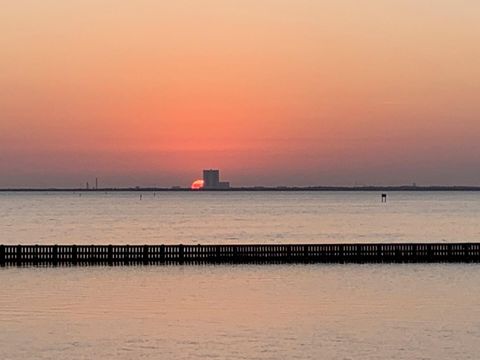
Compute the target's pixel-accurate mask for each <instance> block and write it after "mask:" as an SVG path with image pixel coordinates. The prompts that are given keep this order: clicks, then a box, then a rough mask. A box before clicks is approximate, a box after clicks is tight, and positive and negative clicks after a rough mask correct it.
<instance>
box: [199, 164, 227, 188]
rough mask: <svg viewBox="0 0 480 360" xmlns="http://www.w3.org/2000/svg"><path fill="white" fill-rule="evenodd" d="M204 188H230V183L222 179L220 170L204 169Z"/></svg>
mask: <svg viewBox="0 0 480 360" xmlns="http://www.w3.org/2000/svg"><path fill="white" fill-rule="evenodd" d="M203 188H204V189H206V190H215V189H229V188H230V183H229V182H226V181H220V170H214V169H210V170H203Z"/></svg>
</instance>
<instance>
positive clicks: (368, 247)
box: [0, 243, 480, 267]
mask: <svg viewBox="0 0 480 360" xmlns="http://www.w3.org/2000/svg"><path fill="white" fill-rule="evenodd" d="M479 262H480V243H408V244H407V243H390V244H380V243H371V244H242V245H240V244H232V245H226V244H223V245H200V244H198V245H181V244H180V245H0V266H2V267H5V266H29V265H32V266H37V265H44V266H52V265H53V266H57V265H58V266H60V265H63V266H72V265H79V266H80V265H83V266H88V265H110V266H113V265H116V266H121V265H162V264H165V265H168V264H171V265H182V264H191V265H195V264H288V263H292V264H293V263H325V264H329V263H360V264H362V263H479Z"/></svg>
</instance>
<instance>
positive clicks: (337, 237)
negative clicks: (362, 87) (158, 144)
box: [0, 193, 480, 360]
mask: <svg viewBox="0 0 480 360" xmlns="http://www.w3.org/2000/svg"><path fill="white" fill-rule="evenodd" d="M479 214H480V194H477V193H391V194H390V196H389V202H388V204H381V203H380V197H379V194H378V193H196V194H190V193H189V194H186V193H161V194H157V196H155V197H154V196H153V194H152V193H144V194H143V199H142V200H140V199H139V193H115V194H92V193H89V194H86V193H84V194H82V196H81V197H80V196H79V195H78V194H72V193H35V194H28V193H15V194H14V193H0V243H4V244H18V243H39V244H41V243H49V244H51V243H62V244H71V243H77V244H81V243H86V244H92V243H94V244H100V243H118V244H121V243H131V244H133V243H142V244H143V243H184V244H187V243H224V242H242V243H248V242H256V243H257V242H258V243H268V242H275V243H278V242H365V241H369V242H370V241H374V242H395V241H397V242H399V241H480V236H479V235H480V222H479ZM479 338H480V265H476V264H428V265H422V264H409V265H400V264H397V265H386V264H385V265H320V264H319V265H259V266H254V265H237V266H224V265H217V266H149V267H143V266H137V267H133V266H132V267H90V268H87V267H77V268H75V267H64V268H15V267H7V268H0V359H2V360H3V359H5V360H6V359H15V360H17V359H20V360H22V359H66V360H70V359H107V360H110V359H112V360H113V359H312V360H313V359H382V360H383V359H436V360H437V359H440V360H443V359H445V360H447V359H448V360H450V359H478V354H479V353H480V343H479V342H478V339H479Z"/></svg>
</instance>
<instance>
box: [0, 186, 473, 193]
mask: <svg viewBox="0 0 480 360" xmlns="http://www.w3.org/2000/svg"><path fill="white" fill-rule="evenodd" d="M0 191H1V192H22V191H24V192H42V191H43V192H45V191H52V192H53V191H58V192H62V191H63V192H106V191H107V192H115V191H118V192H122V191H158V192H161V191H172V192H239V191H245V192H247V191H480V186H411V185H405V186H303V187H297V186H293V187H290V186H277V187H268V186H252V187H232V188H229V189H197V190H192V189H190V188H182V187H173V188H164V187H139V186H137V187H118V188H114V187H105V188H98V189H85V188H1V189H0Z"/></svg>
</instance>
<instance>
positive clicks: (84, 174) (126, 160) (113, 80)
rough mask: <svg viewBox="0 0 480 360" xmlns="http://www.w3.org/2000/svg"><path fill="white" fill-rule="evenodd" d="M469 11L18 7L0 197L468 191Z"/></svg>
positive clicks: (116, 2) (1, 86)
mask: <svg viewBox="0 0 480 360" xmlns="http://www.w3.org/2000/svg"><path fill="white" fill-rule="evenodd" d="M479 44H480V2H478V1H476V0H462V1H458V0H457V1H454V0H437V1H427V0H417V1H413V0H404V1H393V0H369V1H365V2H361V3H359V2H358V1H356V0H338V1H311V0H309V1H307V0H296V1H291V0H289V1H287V0H242V1H238V0H203V1H192V0H190V1H181V0H176V1H154V0H137V1H123V0H69V1H60V0H44V1H37V0H16V1H8V2H5V3H3V4H2V5H1V11H0V55H1V56H0V187H8V186H34V187H36V186H83V184H84V182H85V181H88V180H90V181H92V180H93V178H94V177H95V176H98V177H100V178H101V179H102V181H103V184H104V185H106V186H124V185H158V186H171V185H184V186H187V185H189V184H190V182H191V180H193V179H194V178H197V177H199V176H200V175H201V170H202V169H203V168H210V167H218V168H220V169H222V172H223V175H224V177H225V178H226V179H228V180H230V181H231V182H232V184H233V185H238V186H239V185H254V184H258V185H280V184H285V185H314V184H319V185H353V184H355V183H358V184H403V183H411V182H417V183H419V184H472V185H480V166H479V163H478V159H479V158H480V142H479V141H478V138H479V135H480V116H479V115H480V100H479V99H480V66H479V64H480V45H479Z"/></svg>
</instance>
